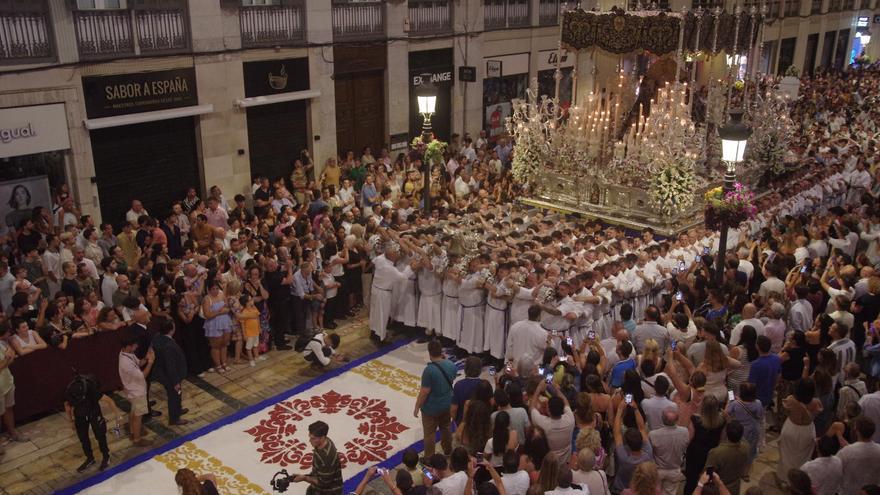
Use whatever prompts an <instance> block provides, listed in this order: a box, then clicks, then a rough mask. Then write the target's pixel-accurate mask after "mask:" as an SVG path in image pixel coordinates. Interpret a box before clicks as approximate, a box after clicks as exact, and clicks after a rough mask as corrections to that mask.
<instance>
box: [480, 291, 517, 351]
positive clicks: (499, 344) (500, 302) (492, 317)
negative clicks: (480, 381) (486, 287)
mask: <svg viewBox="0 0 880 495" xmlns="http://www.w3.org/2000/svg"><path fill="white" fill-rule="evenodd" d="M495 290H496V291H497V294H498V295H503V296H506V295H507V294H508V293H509V291H510V289H508V288H507V287H505V286H504V282H498V283H497V284H495ZM484 328H485V331H486V333H485V336H486V338H485V339H484V342H483V350H484V351H489V354H491V355H492V357H494V358H496V359H504V354H505V345H506V344H507V331H508V329H510V303H508V301H506V300H505V299H500V298H497V297H492V295H491V294H488V295H487V296H486V319H485V324H484Z"/></svg>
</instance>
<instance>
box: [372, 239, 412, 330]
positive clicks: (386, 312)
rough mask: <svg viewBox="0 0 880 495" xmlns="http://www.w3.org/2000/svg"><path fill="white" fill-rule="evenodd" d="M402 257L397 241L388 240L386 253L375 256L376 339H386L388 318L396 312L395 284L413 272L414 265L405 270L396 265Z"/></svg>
mask: <svg viewBox="0 0 880 495" xmlns="http://www.w3.org/2000/svg"><path fill="white" fill-rule="evenodd" d="M400 258H401V254H400V246H399V245H398V244H397V243H396V242H387V243H386V244H385V249H384V253H383V254H380V255H379V256H376V257H375V258H373V266H374V267H375V270H374V272H373V285H372V287H371V292H372V295H371V296H370V331H371V332H372V335H371V336H370V337H371V338H373V339H376V340H380V341H381V340H385V336H386V334H387V328H388V319H389V318H390V317H391V315H392V314H394V313H393V310H394V304H393V303H394V300H393V297H392V291H393V290H394V284H397V283H403V282H405V281H406V280H407V279H409V277H410V276H411V275H412V274H413V266H412V265H407V266H405V267H404V268H403V270H401V269H399V268H397V266H395V263H396V262H397V261H398V260H400ZM413 264H415V262H413Z"/></svg>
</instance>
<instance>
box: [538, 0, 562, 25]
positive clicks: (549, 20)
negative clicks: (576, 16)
mask: <svg viewBox="0 0 880 495" xmlns="http://www.w3.org/2000/svg"><path fill="white" fill-rule="evenodd" d="M557 24H559V0H541V2H540V3H539V4H538V25H541V26H556V25H557Z"/></svg>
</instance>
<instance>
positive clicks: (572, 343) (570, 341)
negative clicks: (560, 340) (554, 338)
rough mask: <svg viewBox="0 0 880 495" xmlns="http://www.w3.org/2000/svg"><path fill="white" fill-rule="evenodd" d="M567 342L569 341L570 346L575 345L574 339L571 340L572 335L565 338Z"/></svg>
mask: <svg viewBox="0 0 880 495" xmlns="http://www.w3.org/2000/svg"><path fill="white" fill-rule="evenodd" d="M565 342H567V343H568V345H569V346H573V345H574V341H573V340H571V337H566V338H565Z"/></svg>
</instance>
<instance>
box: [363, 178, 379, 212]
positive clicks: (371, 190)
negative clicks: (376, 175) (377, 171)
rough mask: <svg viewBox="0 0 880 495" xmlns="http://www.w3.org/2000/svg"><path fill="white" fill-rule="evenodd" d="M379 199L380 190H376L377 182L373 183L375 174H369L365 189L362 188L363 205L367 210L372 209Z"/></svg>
mask: <svg viewBox="0 0 880 495" xmlns="http://www.w3.org/2000/svg"><path fill="white" fill-rule="evenodd" d="M378 201H379V191H377V190H376V184H374V183H373V175H372V174H369V175H367V182H366V183H365V184H364V187H363V189H361V206H362V207H363V208H364V211H365V212H366V211H367V210H368V209H372V208H373V205H375V204H376V203H377V202H378Z"/></svg>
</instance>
